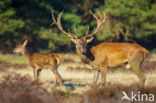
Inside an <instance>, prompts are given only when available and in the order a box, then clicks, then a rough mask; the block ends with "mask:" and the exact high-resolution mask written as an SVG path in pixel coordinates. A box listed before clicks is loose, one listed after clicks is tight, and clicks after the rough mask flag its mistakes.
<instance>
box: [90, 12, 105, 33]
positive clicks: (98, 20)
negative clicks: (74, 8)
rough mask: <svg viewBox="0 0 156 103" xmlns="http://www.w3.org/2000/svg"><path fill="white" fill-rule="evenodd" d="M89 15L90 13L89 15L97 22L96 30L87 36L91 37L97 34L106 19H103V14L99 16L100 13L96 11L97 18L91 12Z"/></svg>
mask: <svg viewBox="0 0 156 103" xmlns="http://www.w3.org/2000/svg"><path fill="white" fill-rule="evenodd" d="M89 12H90V13H91V15H92V16H93V17H94V18H95V19H96V21H97V27H96V29H94V31H93V32H92V33H91V34H90V35H88V36H93V35H95V34H96V33H97V32H98V30H99V29H100V27H101V25H102V24H103V23H104V22H105V20H106V17H105V13H104V14H103V16H104V17H103V16H102V15H101V13H100V12H99V11H98V10H97V13H98V15H99V18H98V17H97V16H96V15H95V14H94V13H93V12H92V11H89Z"/></svg>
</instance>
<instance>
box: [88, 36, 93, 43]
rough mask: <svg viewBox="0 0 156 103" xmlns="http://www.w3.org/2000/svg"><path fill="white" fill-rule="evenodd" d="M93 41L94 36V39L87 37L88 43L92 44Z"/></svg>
mask: <svg viewBox="0 0 156 103" xmlns="http://www.w3.org/2000/svg"><path fill="white" fill-rule="evenodd" d="M93 39H94V36H92V37H87V38H86V40H87V43H89V42H91V41H92V40H93Z"/></svg>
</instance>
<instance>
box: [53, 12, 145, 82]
mask: <svg viewBox="0 0 156 103" xmlns="http://www.w3.org/2000/svg"><path fill="white" fill-rule="evenodd" d="M90 13H91V14H92V15H93V17H94V18H95V19H96V21H97V27H96V29H95V30H94V31H93V32H92V33H91V34H88V31H89V28H88V31H87V33H86V35H85V36H83V37H81V38H78V37H77V35H78V33H77V32H75V33H76V36H73V35H72V34H71V33H70V32H66V31H64V29H63V28H62V25H61V16H62V14H63V12H61V13H60V14H59V15H58V17H57V20H56V19H55V17H54V16H53V15H52V19H53V21H54V22H53V24H56V25H57V26H58V28H59V29H60V31H61V32H63V33H64V34H65V35H67V36H68V37H69V38H70V40H71V41H72V42H73V43H75V46H76V51H77V54H78V55H79V56H80V58H81V60H82V61H83V62H84V63H86V64H89V65H90V66H91V67H92V68H93V69H94V70H95V72H94V78H93V81H94V84H96V82H97V80H98V77H99V73H101V77H102V78H101V79H102V82H103V83H104V84H105V82H106V72H107V68H110V67H118V66H120V65H123V64H124V63H126V62H128V64H129V65H130V67H131V68H132V70H133V71H134V72H135V73H136V74H137V76H138V77H139V79H140V83H141V84H143V85H144V82H145V79H146V77H145V76H144V74H143V73H142V72H141V70H140V67H141V63H142V61H143V60H144V58H145V57H146V55H147V54H148V50H146V49H145V48H143V47H142V46H140V45H138V44H136V43H105V42H104V43H101V44H98V45H96V46H94V47H91V48H89V49H87V44H88V43H89V42H91V41H92V40H93V39H94V35H95V34H96V33H97V32H98V30H99V28H100V26H101V25H102V23H104V22H105V17H103V16H102V15H101V14H100V12H99V11H97V13H98V14H99V18H98V17H97V16H96V15H95V14H93V13H92V12H90ZM104 16H105V15H104ZM75 31H76V30H75Z"/></svg>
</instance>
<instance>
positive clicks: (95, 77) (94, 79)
mask: <svg viewBox="0 0 156 103" xmlns="http://www.w3.org/2000/svg"><path fill="white" fill-rule="evenodd" d="M98 78H99V71H98V70H95V71H94V77H93V84H94V85H96V84H97V81H98Z"/></svg>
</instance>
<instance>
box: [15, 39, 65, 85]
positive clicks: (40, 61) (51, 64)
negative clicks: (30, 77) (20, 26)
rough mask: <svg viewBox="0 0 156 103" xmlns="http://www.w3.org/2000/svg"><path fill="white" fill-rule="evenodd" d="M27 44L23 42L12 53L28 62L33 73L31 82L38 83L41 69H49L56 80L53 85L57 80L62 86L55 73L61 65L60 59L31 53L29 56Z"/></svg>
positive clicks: (56, 56) (54, 56) (48, 54)
mask: <svg viewBox="0 0 156 103" xmlns="http://www.w3.org/2000/svg"><path fill="white" fill-rule="evenodd" d="M27 43H28V40H25V42H24V43H23V45H18V46H17V47H16V48H15V49H14V51H13V52H14V53H21V54H22V55H23V56H25V57H26V58H27V59H28V60H29V64H30V66H31V67H32V68H33V72H34V81H33V82H35V83H36V82H37V83H38V76H39V73H40V71H41V69H43V68H49V69H50V70H51V71H52V72H53V73H54V75H55V79H56V80H55V82H54V85H56V82H57V80H58V81H59V83H60V85H61V87H62V86H63V85H62V79H61V76H60V74H59V73H58V71H57V68H58V66H59V65H60V63H61V57H60V56H58V55H56V54H53V53H32V54H31V53H30V52H29V51H28V49H27V48H26V45H27Z"/></svg>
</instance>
